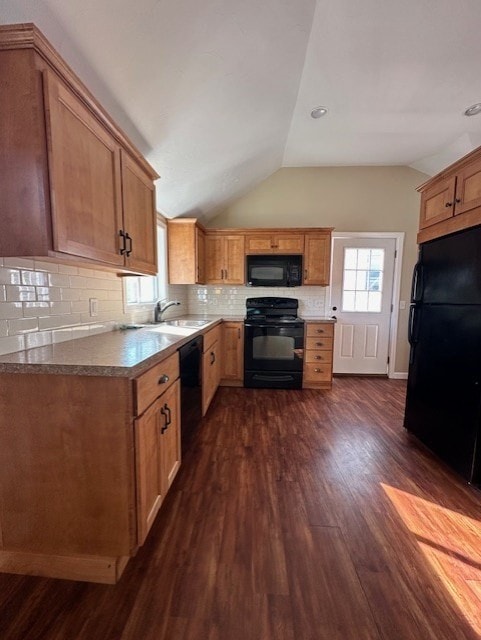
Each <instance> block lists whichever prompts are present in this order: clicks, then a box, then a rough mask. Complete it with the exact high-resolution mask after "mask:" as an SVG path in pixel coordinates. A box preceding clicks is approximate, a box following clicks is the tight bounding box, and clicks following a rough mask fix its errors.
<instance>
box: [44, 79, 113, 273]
mask: <svg viewBox="0 0 481 640" xmlns="http://www.w3.org/2000/svg"><path fill="white" fill-rule="evenodd" d="M44 86H45V94H44V95H45V112H46V124H47V142H48V158H49V170H50V183H51V189H50V195H51V206H52V222H53V244H54V249H55V250H56V251H61V252H64V253H68V254H74V255H76V256H82V257H84V258H92V259H94V260H99V261H101V262H107V263H110V264H117V265H123V263H124V258H123V256H122V255H121V254H120V251H119V229H121V228H122V200H121V178H120V147H119V145H118V143H117V142H116V140H115V139H114V138H113V137H112V136H111V135H110V134H109V133H108V131H106V130H105V128H104V127H103V126H102V125H101V124H100V123H99V122H98V120H97V119H96V118H95V117H94V116H93V115H92V114H91V113H90V111H89V110H88V109H86V108H85V106H84V105H83V104H82V103H81V102H80V101H79V99H78V98H77V97H76V96H75V95H74V94H73V93H72V92H71V91H70V90H69V89H68V88H67V87H66V86H65V85H64V83H63V82H62V81H61V80H60V78H59V77H58V76H56V75H55V74H54V73H53V72H50V71H46V72H45V76H44Z"/></svg>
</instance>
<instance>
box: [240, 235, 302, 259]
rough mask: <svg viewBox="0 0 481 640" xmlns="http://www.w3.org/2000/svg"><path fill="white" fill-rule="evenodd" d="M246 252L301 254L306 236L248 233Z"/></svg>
mask: <svg viewBox="0 0 481 640" xmlns="http://www.w3.org/2000/svg"><path fill="white" fill-rule="evenodd" d="M245 252H246V254H266V253H267V254H269V253H273V254H275V253H278V254H280V255H282V254H291V253H292V254H301V253H303V252H304V236H303V235H302V234H292V233H285V232H279V233H275V232H272V233H255V232H254V233H249V234H247V235H246V246H245Z"/></svg>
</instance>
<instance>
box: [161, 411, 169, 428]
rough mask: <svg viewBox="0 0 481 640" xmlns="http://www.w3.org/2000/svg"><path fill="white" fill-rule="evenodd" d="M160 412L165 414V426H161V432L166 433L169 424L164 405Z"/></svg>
mask: <svg viewBox="0 0 481 640" xmlns="http://www.w3.org/2000/svg"><path fill="white" fill-rule="evenodd" d="M160 413H161V414H162V415H163V416H164V426H163V427H162V428H161V430H160V433H164V431H167V427H168V426H169V425H168V424H167V413H166V411H165V408H164V407H162V408H161V409H160Z"/></svg>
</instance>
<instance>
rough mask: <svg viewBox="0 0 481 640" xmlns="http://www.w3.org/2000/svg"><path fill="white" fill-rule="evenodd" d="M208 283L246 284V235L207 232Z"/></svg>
mask: <svg viewBox="0 0 481 640" xmlns="http://www.w3.org/2000/svg"><path fill="white" fill-rule="evenodd" d="M205 253H206V282H207V284H244V282H245V273H244V236H242V235H226V234H223V233H207V234H206V238H205Z"/></svg>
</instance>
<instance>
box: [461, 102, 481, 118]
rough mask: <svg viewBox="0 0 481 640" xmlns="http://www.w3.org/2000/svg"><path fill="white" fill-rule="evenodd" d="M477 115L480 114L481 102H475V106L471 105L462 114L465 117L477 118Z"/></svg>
mask: <svg viewBox="0 0 481 640" xmlns="http://www.w3.org/2000/svg"><path fill="white" fill-rule="evenodd" d="M478 113H481V102H477V103H476V104H473V105H471V106H470V107H468V108H467V109H466V111H465V112H464V115H465V116H477V115H478Z"/></svg>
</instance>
